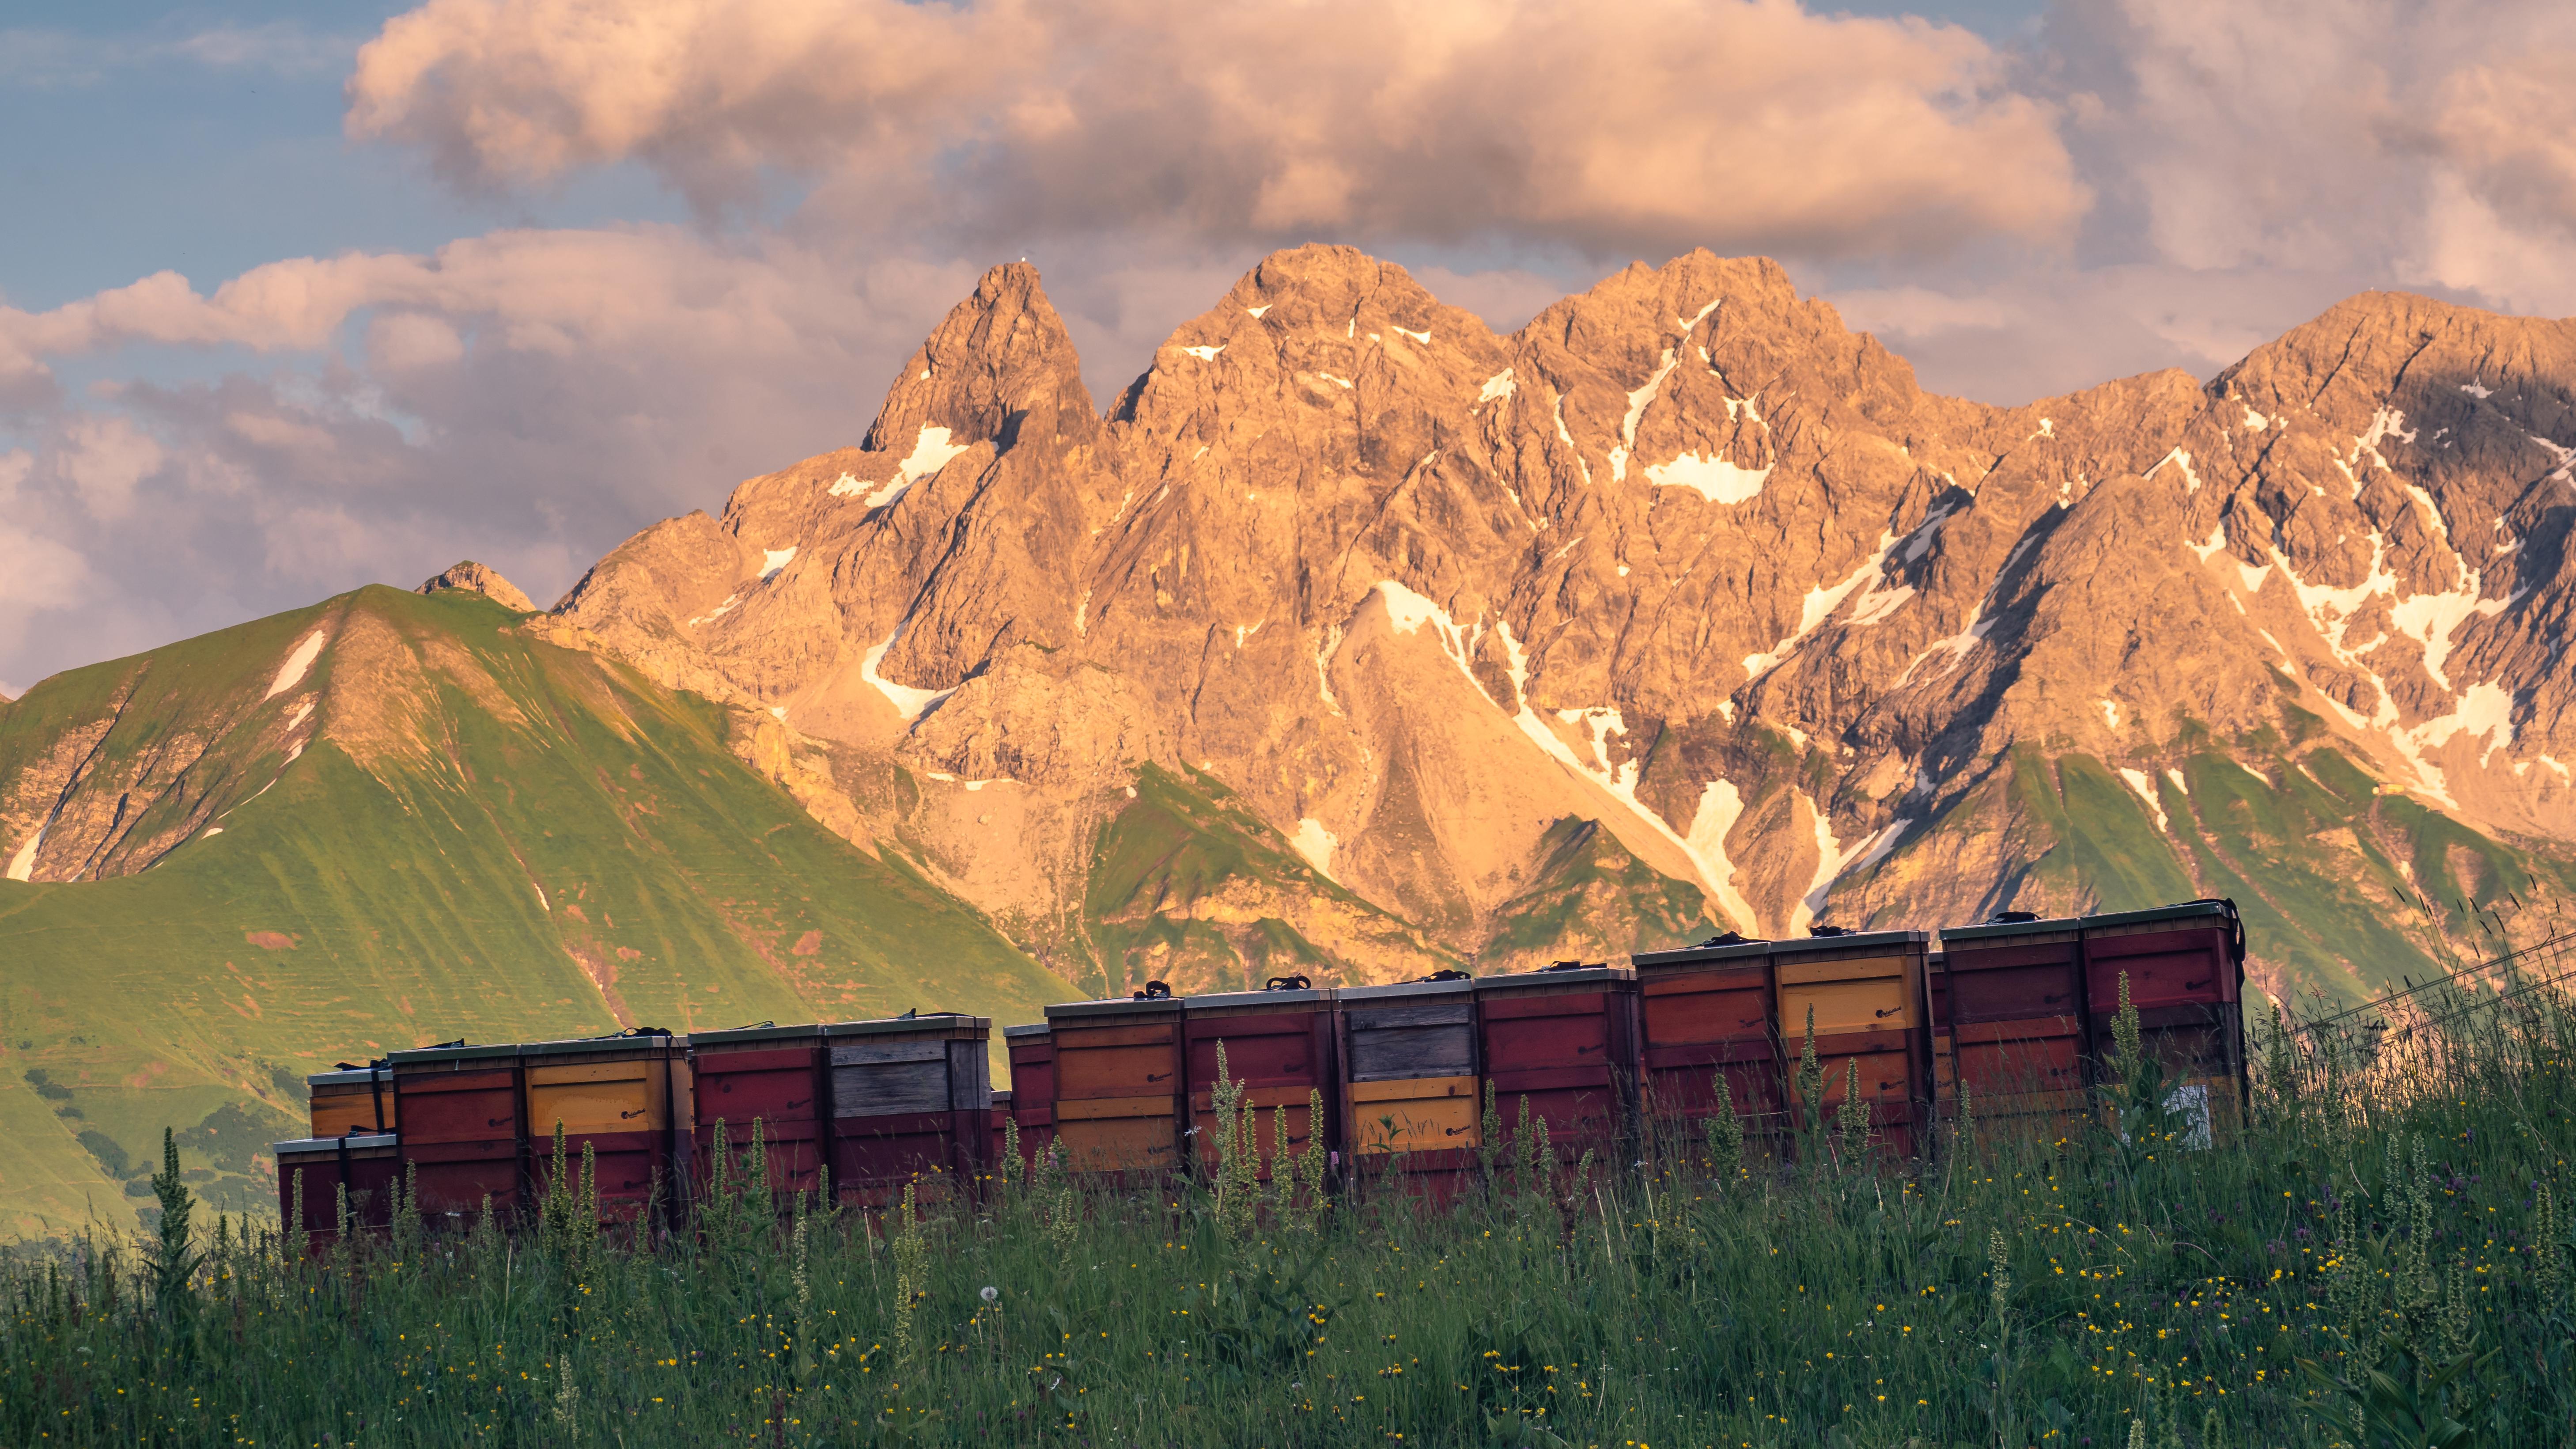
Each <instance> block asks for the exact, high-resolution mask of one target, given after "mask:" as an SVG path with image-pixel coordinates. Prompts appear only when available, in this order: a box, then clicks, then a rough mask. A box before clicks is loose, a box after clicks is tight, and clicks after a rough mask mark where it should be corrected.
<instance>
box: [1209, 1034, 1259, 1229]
mask: <svg viewBox="0 0 2576 1449" xmlns="http://www.w3.org/2000/svg"><path fill="white" fill-rule="evenodd" d="M1216 1078H1217V1079H1216V1084H1215V1086H1214V1087H1212V1088H1210V1090H1209V1094H1208V1095H1209V1105H1210V1106H1211V1107H1212V1108H1213V1109H1214V1110H1213V1112H1212V1114H1211V1115H1212V1116H1213V1117H1214V1118H1215V1124H1216V1137H1215V1143H1214V1153H1215V1158H1216V1160H1215V1162H1214V1163H1213V1164H1212V1167H1213V1168H1214V1171H1213V1172H1212V1173H1211V1174H1210V1175H1211V1176H1212V1177H1213V1179H1214V1181H1215V1189H1216V1220H1217V1227H1218V1230H1219V1231H1220V1232H1222V1233H1224V1234H1225V1235H1226V1236H1227V1237H1229V1238H1234V1239H1237V1240H1240V1239H1243V1238H1247V1237H1250V1236H1251V1235H1252V1232H1253V1230H1254V1229H1255V1228H1256V1227H1257V1226H1258V1225H1259V1222H1260V1216H1261V1176H1260V1172H1261V1159H1260V1150H1261V1132H1260V1117H1259V1112H1258V1109H1256V1108H1255V1107H1254V1106H1253V1105H1252V1092H1251V1089H1250V1087H1249V1086H1248V1085H1247V1084H1246V1083H1243V1082H1239V1081H1236V1080H1235V1079H1234V1076H1233V1073H1232V1071H1231V1069H1230V1068H1229V1067H1228V1065H1227V1063H1226V1057H1225V1043H1224V1042H1223V1041H1219V1042H1218V1043H1217V1044H1216Z"/></svg>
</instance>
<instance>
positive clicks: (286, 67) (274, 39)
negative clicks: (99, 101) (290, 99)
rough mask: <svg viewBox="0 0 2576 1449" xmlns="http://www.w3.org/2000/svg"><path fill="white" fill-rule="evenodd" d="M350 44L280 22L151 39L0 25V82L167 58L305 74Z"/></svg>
mask: <svg viewBox="0 0 2576 1449" xmlns="http://www.w3.org/2000/svg"><path fill="white" fill-rule="evenodd" d="M356 48H357V46H356V42H355V41H354V40H350V39H346V38H342V37H338V36H330V35H320V34H316V33H314V32H312V31H309V30H306V29H305V28H304V27H302V26H300V25H296V24H293V23H291V22H287V21H272V22H270V23H268V24H265V25H250V26H241V25H219V26H215V27H213V28H212V29H207V30H198V31H192V32H189V33H188V34H185V35H178V36H167V35H165V36H162V37H158V38H154V37H146V36H134V35H115V34H108V35H100V34H91V33H83V32H77V31H69V30H49V29H39V28H33V27H15V28H10V29H0V84H8V85H23V86H29V87H63V86H79V85H94V84H97V83H98V82H101V81H104V80H106V79H107V78H108V77H109V76H110V75H111V74H113V73H115V72H117V71H122V70H131V69H134V68H136V67H140V66H149V65H159V64H166V63H168V62H170V61H185V62H188V63H190V64H194V65H201V66H205V67H207V68H209V69H213V70H253V69H255V70H264V71H268V72H271V73H273V74H277V75H311V74H314V73H317V72H326V71H329V70H331V69H333V68H335V67H337V66H340V65H344V64H346V63H347V62H348V58H349V53H350V52H351V51H353V50H355V49H356Z"/></svg>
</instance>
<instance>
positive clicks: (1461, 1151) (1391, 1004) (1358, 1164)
mask: <svg viewBox="0 0 2576 1449" xmlns="http://www.w3.org/2000/svg"><path fill="white" fill-rule="evenodd" d="M1334 997H1335V1002H1336V1004H1337V1005H1338V1006H1339V1008H1340V1010H1339V1012H1338V1013H1337V1014H1338V1016H1339V1017H1340V1025H1339V1032H1340V1037H1341V1062H1342V1079H1343V1086H1342V1139H1341V1140H1342V1145H1341V1148H1340V1149H1339V1150H1340V1151H1341V1152H1342V1153H1343V1155H1344V1161H1345V1162H1346V1163H1347V1166H1348V1170H1349V1172H1350V1173H1351V1174H1352V1175H1353V1176H1356V1177H1358V1178H1360V1179H1362V1180H1363V1181H1366V1180H1380V1181H1388V1182H1389V1183H1390V1185H1391V1186H1393V1187H1395V1188H1396V1189H1397V1190H1399V1191H1404V1192H1410V1193H1416V1194H1419V1195H1422V1196H1426V1197H1429V1198H1432V1199H1433V1200H1435V1201H1445V1200H1447V1199H1449V1198H1451V1197H1454V1196H1456V1195H1457V1194H1458V1193H1459V1192H1460V1191H1462V1190H1463V1189H1464V1188H1465V1187H1466V1186H1467V1185H1468V1183H1469V1182H1471V1181H1472V1180H1473V1178H1474V1175H1475V1172H1476V1170H1477V1168H1478V1165H1479V1161H1478V1157H1477V1149H1478V1148H1480V1147H1482V1146H1484V1145H1485V1138H1484V1130H1483V1122H1484V1101H1483V1089H1482V1086H1481V1080H1482V1078H1481V1074H1480V1068H1481V1066H1482V1060H1481V1057H1480V1055H1479V1053H1478V1051H1477V1040H1476V983H1475V982H1474V981H1473V980H1472V979H1471V978H1469V977H1468V976H1467V975H1466V973H1464V972H1455V971H1451V972H1440V973H1436V974H1435V975H1434V976H1432V977H1429V978H1426V979H1424V980H1421V981H1408V982H1401V983H1398V984H1395V985H1391V986H1345V987H1343V988H1341V989H1340V990H1339V991H1337V992H1335V993H1334Z"/></svg>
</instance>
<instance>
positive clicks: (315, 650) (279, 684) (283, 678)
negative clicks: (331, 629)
mask: <svg viewBox="0 0 2576 1449" xmlns="http://www.w3.org/2000/svg"><path fill="white" fill-rule="evenodd" d="M324 633H325V631H323V630H320V629H316V630H314V631H313V632H312V633H310V634H307V635H305V636H304V638H303V639H302V640H301V641H300V642H298V643H297V644H296V646H295V649H294V652H292V653H290V654H288V655H287V656H286V662H285V663H283V664H280V665H278V666H277V677H276V678H275V679H272V680H270V681H269V682H268V693H267V694H265V695H262V696H261V697H260V698H261V701H262V702H263V703H265V702H266V701H268V700H272V699H275V698H277V697H278V696H279V695H281V694H284V693H285V692H287V691H288V690H290V689H293V688H294V687H295V686H297V685H299V684H302V683H303V682H304V671H306V670H308V669H311V668H312V667H313V661H314V660H315V659H317V658H320V657H321V654H322V640H323V637H324Z"/></svg>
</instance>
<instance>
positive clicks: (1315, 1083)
mask: <svg viewBox="0 0 2576 1449" xmlns="http://www.w3.org/2000/svg"><path fill="white" fill-rule="evenodd" d="M1305 981H1306V979H1305V978H1304V977H1302V976H1298V977H1281V978H1278V979H1276V980H1274V981H1273V982H1272V983H1271V984H1270V986H1269V987H1268V988H1267V989H1265V990H1261V991H1230V992H1223V993H1219V994H1217V995H1212V996H1193V997H1191V998H1189V1000H1188V1002H1187V1003H1186V1004H1185V1006H1184V1009H1183V1012H1182V1018H1181V1021H1182V1030H1183V1033H1184V1034H1185V1035H1186V1037H1187V1038H1188V1042H1189V1089H1190V1123H1191V1125H1192V1126H1194V1127H1195V1128H1197V1129H1198V1130H1197V1132H1196V1134H1195V1135H1194V1136H1193V1138H1192V1140H1193V1141H1195V1142H1196V1143H1197V1144H1198V1149H1197V1153H1196V1157H1197V1159H1198V1161H1199V1162H1200V1163H1201V1164H1202V1166H1206V1165H1210V1164H1213V1163H1214V1161H1215V1160H1216V1152H1217V1148H1218V1146H1219V1144H1220V1143H1222V1142H1223V1141H1224V1140H1225V1139H1224V1137H1223V1136H1222V1124H1220V1123H1219V1122H1218V1121H1217V1120H1216V1107H1215V1102H1216V1082H1217V1071H1216V1055H1217V1046H1218V1044H1219V1043H1222V1044H1223V1045H1224V1047H1225V1065H1226V1075H1227V1076H1228V1077H1230V1078H1232V1079H1233V1080H1234V1081H1235V1082H1237V1083H1240V1084H1242V1085H1243V1087H1244V1090H1245V1097H1246V1100H1248V1101H1249V1102H1250V1103H1251V1105H1252V1107H1253V1109H1254V1116H1255V1122H1254V1137H1255V1146H1254V1152H1253V1155H1254V1156H1255V1157H1256V1158H1257V1159H1258V1160H1259V1162H1260V1168H1259V1175H1260V1176H1261V1178H1262V1179H1263V1180H1264V1181H1267V1180H1268V1178H1269V1175H1270V1162H1271V1159H1272V1158H1273V1157H1275V1156H1277V1155H1278V1154H1279V1153H1280V1152H1281V1151H1282V1150H1283V1146H1282V1144H1281V1143H1280V1142H1279V1141H1278V1140H1277V1139H1278V1136H1279V1122H1280V1113H1281V1112H1283V1111H1284V1112H1285V1113H1286V1114H1287V1123H1288V1140H1287V1142H1286V1143H1285V1146H1284V1150H1286V1151H1288V1152H1292V1153H1294V1152H1302V1151H1304V1150H1305V1147H1306V1143H1307V1141H1308V1139H1309V1137H1310V1136H1311V1135H1312V1134H1313V1133H1315V1132H1317V1131H1322V1132H1324V1133H1325V1140H1326V1141H1327V1142H1329V1141H1331V1140H1332V1135H1331V1114H1332V1109H1333V1106H1334V1104H1335V1103H1336V1101H1337V1100H1338V1098H1339V1096H1340V1093H1339V1091H1338V1090H1337V1089H1338V1086H1339V1083H1340V1077H1339V1074H1338V1073H1337V1072H1336V1071H1335V1070H1334V1065H1335V1059H1336V1057H1337V1056H1338V1054H1339V1053H1338V1049H1337V1047H1336V1045H1335V1040H1334V1031H1333V993H1332V992H1331V991H1329V990H1325V991H1318V990H1315V989H1313V988H1312V987H1310V986H1308V985H1306V984H1305ZM1318 1096H1320V1097H1321V1098H1322V1099H1323V1102H1324V1110H1325V1121H1323V1122H1314V1121H1311V1120H1310V1118H1311V1117H1312V1115H1313V1114H1312V1111H1311V1104H1312V1103H1313V1101H1314V1100H1315V1098H1316V1097H1318Z"/></svg>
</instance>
